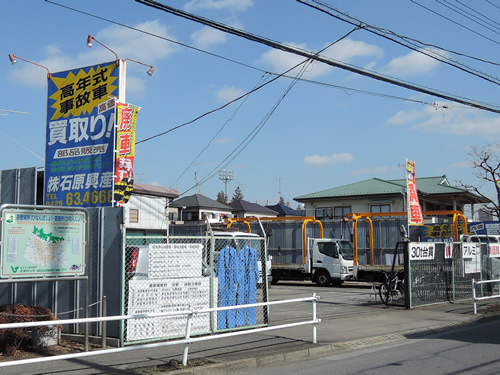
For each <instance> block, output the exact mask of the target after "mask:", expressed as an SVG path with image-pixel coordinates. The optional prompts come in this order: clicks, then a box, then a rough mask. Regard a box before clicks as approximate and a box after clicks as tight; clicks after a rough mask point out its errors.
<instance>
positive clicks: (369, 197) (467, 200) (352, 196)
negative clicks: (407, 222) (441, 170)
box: [294, 175, 487, 219]
mask: <svg viewBox="0 0 500 375" xmlns="http://www.w3.org/2000/svg"><path fill="white" fill-rule="evenodd" d="M416 184H417V192H418V198H419V202H420V206H421V208H422V210H423V211H445V210H459V211H462V212H464V210H465V206H466V205H474V204H482V203H487V202H486V201H485V200H484V199H483V198H482V197H480V196H479V195H477V194H474V193H471V192H469V191H467V190H466V189H463V188H460V187H456V186H452V185H451V184H450V183H449V181H448V178H447V177H446V176H445V175H443V176H437V177H421V178H418V177H417V179H416ZM406 199H407V194H406V180H405V179H400V180H383V179H381V178H371V179H368V180H363V181H359V182H355V183H352V184H348V185H343V186H338V187H334V188H330V189H326V190H321V191H317V192H314V193H309V194H305V195H301V196H299V197H296V198H294V200H296V201H297V202H300V203H303V204H304V205H305V211H306V212H305V215H306V216H315V217H316V218H317V219H342V218H343V217H344V215H345V214H348V213H362V212H370V213H379V212H404V211H406V204H407V202H406Z"/></svg>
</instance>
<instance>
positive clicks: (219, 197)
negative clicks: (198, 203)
mask: <svg viewBox="0 0 500 375" xmlns="http://www.w3.org/2000/svg"><path fill="white" fill-rule="evenodd" d="M216 200H217V202H219V203H222V204H227V196H226V194H225V193H224V192H223V191H219V192H218V193H217V199H216Z"/></svg>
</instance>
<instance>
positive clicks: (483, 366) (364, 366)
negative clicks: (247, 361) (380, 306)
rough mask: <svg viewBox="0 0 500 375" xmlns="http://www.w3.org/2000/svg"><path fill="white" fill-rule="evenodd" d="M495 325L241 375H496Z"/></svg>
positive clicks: (498, 331)
mask: <svg viewBox="0 0 500 375" xmlns="http://www.w3.org/2000/svg"><path fill="white" fill-rule="evenodd" d="M499 350H500V324H499V323H498V321H493V322H489V323H483V324H475V325H469V326H465V327H463V328H460V329H455V330H451V331H447V332H444V333H440V334H435V335H431V336H427V337H425V338H417V339H408V340H404V341H395V342H390V343H386V344H381V345H375V346H371V347H368V348H365V349H359V350H353V351H349V352H344V353H339V354H334V355H330V356H327V357H321V358H316V359H310V360H307V361H302V362H295V363H292V364H285V365H281V366H279V367H268V368H264V369H257V370H254V371H249V372H244V373H241V375H280V374H283V375H288V374H302V375H316V374H335V375H348V374H357V375H379V374H384V375H405V374H433V375H445V374H457V375H458V374H475V375H477V374H499V373H500V357H499V356H498V352H499Z"/></svg>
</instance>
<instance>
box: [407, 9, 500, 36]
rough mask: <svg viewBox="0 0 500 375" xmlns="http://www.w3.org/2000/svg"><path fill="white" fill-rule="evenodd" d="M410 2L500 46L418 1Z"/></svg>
mask: <svg viewBox="0 0 500 375" xmlns="http://www.w3.org/2000/svg"><path fill="white" fill-rule="evenodd" d="M410 1H411V2H412V3H414V4H416V5H418V6H420V7H422V8H424V9H425V10H428V11H429V12H431V13H434V14H435V15H437V16H439V17H442V18H444V19H445V20H447V21H450V22H452V23H454V24H455V25H458V26H460V27H463V28H464V29H466V30H468V31H470V32H472V33H474V34H476V35H479V36H480V37H483V38H484V39H487V40H489V41H490V42H493V43H495V44H499V45H500V43H499V42H497V41H496V40H494V39H491V38H489V37H487V36H486V35H483V34H481V33H479V32H477V31H475V30H472V29H471V28H469V27H467V26H464V25H462V24H460V23H458V22H456V21H453V20H452V19H451V18H449V17H446V16H444V15H442V14H440V13H438V12H436V11H434V10H432V9H430V8H428V7H426V6H424V5H422V4H420V3H418V2H417V1H415V0H410Z"/></svg>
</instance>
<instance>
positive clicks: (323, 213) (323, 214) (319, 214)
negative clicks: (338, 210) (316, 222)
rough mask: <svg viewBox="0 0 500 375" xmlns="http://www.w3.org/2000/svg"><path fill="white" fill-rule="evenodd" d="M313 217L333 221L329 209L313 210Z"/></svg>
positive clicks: (330, 209)
mask: <svg viewBox="0 0 500 375" xmlns="http://www.w3.org/2000/svg"><path fill="white" fill-rule="evenodd" d="M314 217H315V218H316V219H333V212H332V208H331V207H322V208H316V209H315V210H314Z"/></svg>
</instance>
